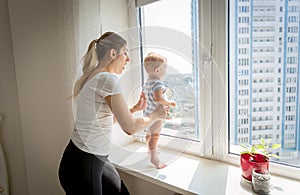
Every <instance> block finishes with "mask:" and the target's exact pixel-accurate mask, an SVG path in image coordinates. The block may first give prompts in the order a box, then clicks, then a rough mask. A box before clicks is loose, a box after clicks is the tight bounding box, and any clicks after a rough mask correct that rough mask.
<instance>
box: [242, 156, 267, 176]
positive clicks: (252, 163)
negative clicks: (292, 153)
mask: <svg viewBox="0 0 300 195" xmlns="http://www.w3.org/2000/svg"><path fill="white" fill-rule="evenodd" d="M240 161H241V168H242V176H243V178H245V179H246V180H248V181H252V169H253V168H254V167H262V168H265V169H267V170H269V158H268V157H267V156H265V155H263V154H248V153H245V154H241V158H240Z"/></svg>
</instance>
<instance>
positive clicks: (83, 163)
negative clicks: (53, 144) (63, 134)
mask: <svg viewBox="0 0 300 195" xmlns="http://www.w3.org/2000/svg"><path fill="white" fill-rule="evenodd" d="M59 180H60V183H61V186H62V187H63V189H64V190H65V192H66V195H106V194H107V195H117V194H124V195H129V192H128V190H127V188H126V186H125V185H124V183H123V182H122V181H121V179H120V176H119V174H118V172H117V171H116V169H115V167H114V166H113V165H112V163H111V162H110V161H109V160H108V159H107V156H95V155H93V154H90V153H86V152H84V151H82V150H80V149H79V148H77V147H76V146H75V145H74V144H73V142H72V141H70V143H69V144H68V146H67V147H66V149H65V151H64V154H63V157H62V159H61V162H60V167H59Z"/></svg>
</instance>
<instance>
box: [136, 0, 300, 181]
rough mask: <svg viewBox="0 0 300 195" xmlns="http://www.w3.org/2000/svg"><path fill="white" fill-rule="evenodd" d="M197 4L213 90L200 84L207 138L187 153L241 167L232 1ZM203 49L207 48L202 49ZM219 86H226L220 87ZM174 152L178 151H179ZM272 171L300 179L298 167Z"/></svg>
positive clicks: (203, 133) (278, 166)
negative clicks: (234, 105)
mask: <svg viewBox="0 0 300 195" xmlns="http://www.w3.org/2000/svg"><path fill="white" fill-rule="evenodd" d="M136 1H139V0H136ZM154 1H155V0H154ZM198 3H199V5H198V8H199V42H200V44H201V45H200V46H199V49H200V54H199V57H200V58H202V59H205V63H200V65H199V66H200V67H199V69H200V71H201V72H202V73H204V74H205V78H206V79H208V81H209V82H208V83H209V84H210V87H211V88H210V89H207V87H205V86H203V82H202V81H201V80H200V81H199V82H200V90H201V98H200V100H201V102H200V120H201V124H200V129H202V130H203V131H200V132H199V133H200V137H205V140H204V142H202V143H200V144H199V143H193V144H191V145H190V147H189V148H188V149H186V150H185V151H184V152H186V153H192V154H194V155H198V156H201V157H205V158H209V159H214V160H218V161H222V162H224V163H229V164H233V165H237V166H240V156H239V155H234V154H229V142H228V136H229V132H228V131H229V127H228V125H229V122H228V120H229V118H228V117H227V116H229V113H228V112H229V108H228V106H229V99H228V97H229V94H228V92H229V91H228V85H229V76H228V75H229V74H228V71H229V67H228V66H229V57H228V44H229V43H228V14H229V12H228V3H229V2H228V0H225V1H220V0H199V1H198ZM202 46H203V47H202ZM201 48H202V49H203V48H206V49H205V50H202V49H201ZM220 83H223V84H224V85H220ZM224 88H225V89H224ZM207 113H210V115H207ZM210 116H211V117H210ZM204 129H205V130H204ZM172 139H174V138H172ZM182 141H183V140H182ZM160 142H162V143H164V142H168V140H165V141H164V138H162V139H161V140H160ZM173 149H174V150H177V149H176V148H173ZM270 170H271V172H272V173H273V174H276V175H280V176H284V177H288V178H293V179H297V180H300V169H299V168H295V167H292V166H286V165H281V164H278V163H270Z"/></svg>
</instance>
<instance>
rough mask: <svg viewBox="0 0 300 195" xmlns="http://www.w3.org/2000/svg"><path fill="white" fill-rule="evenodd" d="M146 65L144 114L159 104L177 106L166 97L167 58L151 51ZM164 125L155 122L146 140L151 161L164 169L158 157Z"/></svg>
mask: <svg viewBox="0 0 300 195" xmlns="http://www.w3.org/2000/svg"><path fill="white" fill-rule="evenodd" d="M144 66H145V69H146V72H147V74H148V80H147V81H146V82H145V84H144V86H143V92H144V94H145V96H146V99H147V108H146V109H145V110H144V116H149V115H150V113H152V111H153V110H154V109H155V108H156V107H157V106H159V105H162V106H168V107H175V106H176V103H175V102H174V101H167V100H166V99H165V98H164V93H165V91H166V87H165V85H164V82H163V81H162V78H163V77H164V76H165V75H166V71H167V59H166V58H165V57H163V56H161V55H159V54H157V53H153V52H151V53H149V54H148V55H147V56H146V57H145V59H144ZM162 126H163V121H162V120H158V121H156V122H154V123H153V124H152V125H151V126H150V127H149V128H148V129H147V135H146V141H147V145H148V151H149V154H150V162H151V163H152V164H153V165H154V166H155V167H156V168H158V169H162V168H164V167H166V166H167V165H166V164H165V163H163V162H161V161H160V160H159V157H158V151H157V147H158V140H159V137H160V131H161V128H162Z"/></svg>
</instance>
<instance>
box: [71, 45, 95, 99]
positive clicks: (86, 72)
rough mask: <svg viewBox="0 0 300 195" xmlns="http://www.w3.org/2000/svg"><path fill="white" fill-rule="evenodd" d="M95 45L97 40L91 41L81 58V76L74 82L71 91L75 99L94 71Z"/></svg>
mask: <svg viewBox="0 0 300 195" xmlns="http://www.w3.org/2000/svg"><path fill="white" fill-rule="evenodd" d="M96 43H97V40H93V41H92V42H91V43H90V44H89V47H88V51H87V53H86V54H85V55H84V56H83V58H82V61H83V67H82V72H83V74H82V76H81V77H80V78H79V79H78V80H77V81H76V83H75V86H74V91H73V97H76V96H77V95H78V94H79V92H80V91H81V89H82V87H83V85H84V84H85V83H86V82H87V80H88V78H89V76H90V75H91V73H92V72H93V71H94V70H95V69H96V67H97V63H98V60H97V54H96V48H95V44H96Z"/></svg>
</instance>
